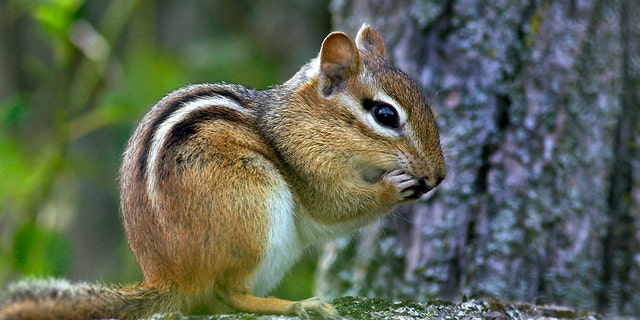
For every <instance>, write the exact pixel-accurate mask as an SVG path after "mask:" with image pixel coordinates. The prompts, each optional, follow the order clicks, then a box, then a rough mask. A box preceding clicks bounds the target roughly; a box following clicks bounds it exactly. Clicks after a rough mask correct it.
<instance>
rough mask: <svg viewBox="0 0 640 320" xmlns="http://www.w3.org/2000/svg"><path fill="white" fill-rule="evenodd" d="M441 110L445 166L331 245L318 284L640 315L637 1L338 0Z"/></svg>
mask: <svg viewBox="0 0 640 320" xmlns="http://www.w3.org/2000/svg"><path fill="white" fill-rule="evenodd" d="M331 10H332V14H333V18H334V27H335V29H340V30H345V31H348V32H350V33H351V34H354V33H355V31H356V30H357V28H358V27H359V26H360V25H361V24H362V23H363V22H367V23H369V24H371V25H373V26H374V27H376V28H377V29H378V31H379V32H380V33H381V34H382V36H383V37H384V38H385V40H386V44H387V52H388V56H389V57H388V58H389V59H390V60H391V61H392V62H393V63H394V64H395V65H396V66H398V67H399V68H401V69H403V70H404V71H406V72H407V73H408V74H410V75H411V76H412V77H414V78H415V79H417V80H418V81H419V83H420V84H421V85H422V86H423V88H424V89H425V95H426V96H427V99H428V100H429V101H430V102H431V103H432V107H433V109H434V111H435V113H436V114H437V116H438V118H437V121H438V123H439V126H440V130H441V139H442V143H443V146H444V149H445V150H444V151H445V154H446V159H447V162H448V168H449V172H448V177H447V179H446V180H445V181H444V182H443V184H442V185H441V186H440V187H439V188H438V189H436V190H435V191H434V192H433V193H432V195H431V196H430V197H429V198H428V199H426V200H424V201H421V202H419V203H416V204H413V205H409V206H405V207H402V208H400V209H398V211H397V213H396V214H393V215H392V216H390V217H388V218H387V219H385V220H384V221H382V222H381V223H379V224H377V225H375V226H374V227H372V228H370V229H368V230H365V231H364V232H362V233H361V234H360V235H359V236H357V237H355V238H353V239H350V240H341V241H337V242H335V243H333V244H331V245H328V246H327V247H326V248H325V252H324V256H323V259H322V261H321V265H320V268H319V273H318V290H319V291H320V292H319V294H320V295H323V296H329V297H333V296H342V295H367V296H377V297H386V298H393V299H398V298H412V299H416V298H417V299H424V298H428V297H442V298H459V297H461V296H462V295H469V296H474V297H477V296H487V295H489V296H493V297H497V298H502V299H508V300H521V301H526V302H535V303H553V304H563V305H568V306H572V307H576V308H579V309H590V310H599V311H601V312H605V313H608V314H629V315H639V314H640V289H638V283H640V263H639V262H638V261H640V246H639V245H640V221H639V220H640V219H638V212H640V205H639V203H640V190H639V188H638V187H636V186H638V185H639V184H638V183H637V182H638V177H637V175H634V173H636V172H638V170H640V161H638V157H637V150H636V146H638V145H639V143H640V137H638V110H639V109H640V98H639V92H640V85H639V80H638V77H639V74H640V72H639V70H640V60H639V58H638V52H640V44H639V42H640V6H637V3H633V1H631V0H616V1H605V0H574V1H559V0H557V1H484V2H482V1H481V2H477V1H427V0H425V1H420V0H413V1H412V0H400V1H393V0H387V1H383V0H380V1H358V0H351V1H348V0H342V1H338V0H334V2H333V3H332V5H331Z"/></svg>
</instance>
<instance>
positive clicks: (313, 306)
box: [286, 297, 340, 320]
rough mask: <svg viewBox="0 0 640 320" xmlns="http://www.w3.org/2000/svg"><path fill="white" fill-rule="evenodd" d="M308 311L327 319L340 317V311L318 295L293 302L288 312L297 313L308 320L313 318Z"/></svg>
mask: <svg viewBox="0 0 640 320" xmlns="http://www.w3.org/2000/svg"><path fill="white" fill-rule="evenodd" d="M307 311H311V312H313V314H314V315H315V316H316V317H314V318H321V319H327V320H338V319H340V315H339V314H338V311H337V310H336V309H335V308H334V307H333V306H332V305H331V304H329V303H327V302H324V301H322V300H320V299H319V298H317V297H313V298H309V299H307V300H302V301H296V302H294V303H292V304H291V305H289V307H288V308H287V310H286V313H287V314H291V315H297V316H298V317H300V319H303V320H308V319H311V316H310V315H309V313H308V312H307Z"/></svg>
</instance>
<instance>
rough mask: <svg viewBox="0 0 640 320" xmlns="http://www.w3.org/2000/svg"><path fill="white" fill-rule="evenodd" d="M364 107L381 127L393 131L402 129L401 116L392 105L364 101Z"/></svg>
mask: <svg viewBox="0 0 640 320" xmlns="http://www.w3.org/2000/svg"><path fill="white" fill-rule="evenodd" d="M362 106H363V107H364V109H365V110H367V111H369V112H371V115H373V118H374V119H376V122H378V123H379V124H380V125H382V126H385V127H388V128H391V129H398V128H399V127H400V116H399V115H398V111H397V110H396V109H395V108H394V107H393V106H392V105H390V104H388V103H386V102H382V101H373V100H364V101H363V102H362Z"/></svg>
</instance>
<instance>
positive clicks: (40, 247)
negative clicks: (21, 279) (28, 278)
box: [13, 223, 71, 276]
mask: <svg viewBox="0 0 640 320" xmlns="http://www.w3.org/2000/svg"><path fill="white" fill-rule="evenodd" d="M70 247H71V246H70V245H69V242H68V240H67V239H66V238H65V237H64V236H63V235H62V234H61V233H60V232H57V231H54V230H47V229H43V228H41V227H38V226H37V225H35V224H33V223H27V224H25V225H23V226H22V227H21V228H20V229H18V232H17V233H16V237H15V239H14V246H13V262H14V266H15V268H16V269H17V270H18V271H20V272H21V273H23V274H26V275H34V276H44V275H53V276H61V275H63V274H64V272H65V271H66V270H67V268H68V266H69V263H70V261H71V253H70Z"/></svg>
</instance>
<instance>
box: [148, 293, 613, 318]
mask: <svg viewBox="0 0 640 320" xmlns="http://www.w3.org/2000/svg"><path fill="white" fill-rule="evenodd" d="M333 305H334V306H335V307H336V308H337V309H338V311H339V312H340V315H342V316H343V317H344V319H353V320H360V319H362V320H365V319H366V320H376V319H380V320H381V319H405V320H411V319H493V320H502V319H504V320H510V319H545V320H553V319H585V320H598V319H605V318H604V317H602V316H601V315H598V314H596V313H594V312H589V311H584V312H579V311H577V310H574V309H571V308H566V307H560V306H547V305H533V304H528V303H522V302H504V301H499V300H496V299H492V298H487V299H482V300H476V299H469V300H466V301H463V302H453V301H448V300H442V299H431V300H428V301H426V302H415V301H390V300H385V299H377V298H364V297H343V298H338V299H335V300H334V301H333ZM149 319H154V320H183V319H200V320H204V319H208V320H218V319H219V320H222V319H225V320H241V319H242V320H244V319H259V320H271V319H298V318H297V317H285V316H264V315H262V316H260V315H254V314H249V313H236V314H223V315H211V316H189V317H185V316H182V315H181V314H178V313H173V314H158V315H155V316H153V317H151V318H149Z"/></svg>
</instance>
